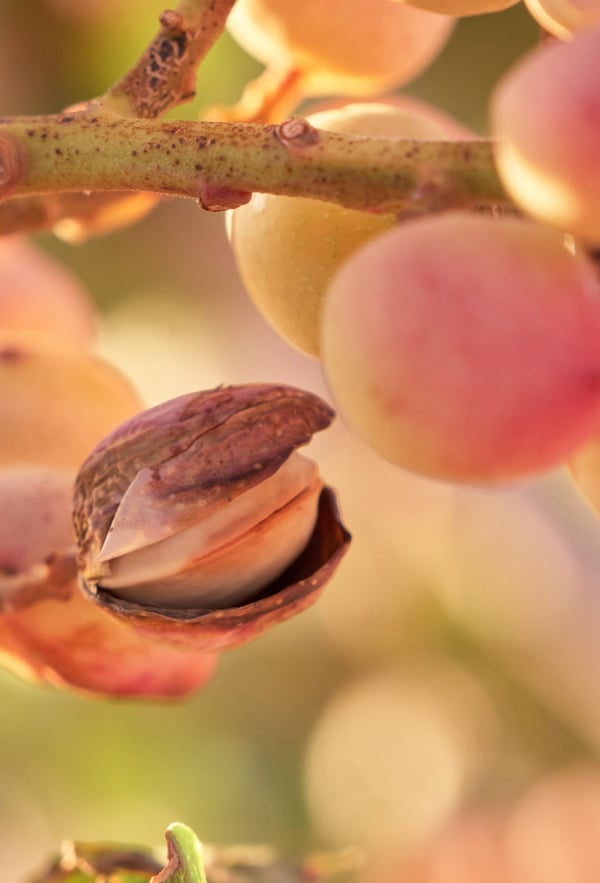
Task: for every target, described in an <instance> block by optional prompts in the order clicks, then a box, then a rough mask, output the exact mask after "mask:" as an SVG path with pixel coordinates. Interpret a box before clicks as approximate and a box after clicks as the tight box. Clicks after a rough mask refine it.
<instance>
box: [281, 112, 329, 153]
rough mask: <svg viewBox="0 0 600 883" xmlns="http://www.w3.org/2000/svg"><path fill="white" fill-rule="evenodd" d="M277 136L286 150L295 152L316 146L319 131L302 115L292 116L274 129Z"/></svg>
mask: <svg viewBox="0 0 600 883" xmlns="http://www.w3.org/2000/svg"><path fill="white" fill-rule="evenodd" d="M274 133H275V137H276V138H277V139H278V141H280V142H281V143H282V144H283V146H284V147H285V149H286V150H290V151H293V152H296V151H300V150H304V149H305V148H306V147H314V145H315V144H317V143H318V142H319V138H320V135H319V131H318V129H315V127H314V126H311V124H310V123H309V122H308V120H305V119H302V117H291V118H290V119H289V120H284V122H283V123H280V124H279V125H278V126H276V127H275V129H274Z"/></svg>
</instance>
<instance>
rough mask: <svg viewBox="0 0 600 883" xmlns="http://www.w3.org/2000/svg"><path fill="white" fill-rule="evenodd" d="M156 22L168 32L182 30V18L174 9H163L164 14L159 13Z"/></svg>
mask: <svg viewBox="0 0 600 883" xmlns="http://www.w3.org/2000/svg"><path fill="white" fill-rule="evenodd" d="M158 20H159V22H160V24H161V25H162V27H163V28H165V29H166V30H168V31H182V30H183V16H182V15H181V13H180V12H176V11H175V10H174V9H165V10H164V12H161V14H160V15H159V17H158Z"/></svg>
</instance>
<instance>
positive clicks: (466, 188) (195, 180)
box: [0, 111, 508, 229]
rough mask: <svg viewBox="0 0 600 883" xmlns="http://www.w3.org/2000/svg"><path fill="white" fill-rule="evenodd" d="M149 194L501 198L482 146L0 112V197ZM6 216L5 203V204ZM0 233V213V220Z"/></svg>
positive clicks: (413, 204) (300, 125)
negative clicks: (6, 115) (12, 115)
mask: <svg viewBox="0 0 600 883" xmlns="http://www.w3.org/2000/svg"><path fill="white" fill-rule="evenodd" d="M74 190H83V191H108V190H113V191H115V190H118V191H138V190H143V191H151V192H154V193H159V194H164V195H178V196H187V197H191V198H196V199H198V200H199V201H200V202H201V203H202V205H203V206H204V207H206V208H212V209H220V208H227V207H235V206H236V205H240V204H242V203H243V202H245V201H247V199H248V197H249V194H250V193H251V192H253V191H260V192H265V193H276V194H284V195H289V196H307V197H314V198H316V199H322V200H326V201H330V202H334V203H338V204H340V205H343V206H346V207H348V208H354V209H362V210H365V211H375V212H398V213H400V212H402V213H404V212H410V213H412V212H418V211H432V210H436V209H439V208H449V207H470V206H475V205H494V204H506V203H507V201H508V200H507V197H506V194H505V193H504V191H503V189H502V186H501V184H500V182H499V180H498V177H497V174H496V171H495V167H494V162H493V155H492V145H491V143H490V142H489V141H471V142H440V141H431V142H425V141H396V142H392V141H389V140H384V139H376V138H363V137H355V136H349V135H341V134H338V133H333V132H325V131H322V130H316V129H314V128H313V127H312V126H310V125H309V124H308V123H306V122H305V121H303V120H299V119H292V120H288V121H286V122H285V123H282V124H281V125H279V126H273V125H268V126H262V125H259V124H256V123H245V124H244V123H239V124H231V123H210V122H198V123H195V122H188V121H148V120H139V119H126V118H123V117H121V116H117V115H115V114H111V113H106V112H102V111H100V112H97V113H94V112H93V111H85V112H79V113H72V114H61V115H58V116H46V117H19V118H3V119H2V118H0V197H2V196H4V197H5V198H6V197H9V196H11V197H15V196H26V195H30V194H45V193H57V192H67V191H74ZM3 208H5V210H6V211H7V212H8V214H10V202H8V203H6V205H5V206H4V207H3ZM0 229H2V218H1V216H0Z"/></svg>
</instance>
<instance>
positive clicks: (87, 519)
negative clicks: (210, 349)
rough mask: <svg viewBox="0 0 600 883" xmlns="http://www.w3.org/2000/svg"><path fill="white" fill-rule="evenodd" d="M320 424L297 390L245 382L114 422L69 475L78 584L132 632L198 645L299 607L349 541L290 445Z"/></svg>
mask: <svg viewBox="0 0 600 883" xmlns="http://www.w3.org/2000/svg"><path fill="white" fill-rule="evenodd" d="M332 419H333V411H332V410H331V408H330V407H329V406H328V405H326V404H325V403H324V402H323V401H321V399H319V398H318V397H317V396H315V395H313V394H311V393H308V392H304V391H302V390H299V389H295V388H293V387H288V386H278V385H273V384H264V385H261V384H251V385H245V386H230V387H220V388H217V389H215V390H209V391H205V392H199V393H191V394H189V395H184V396H180V397H178V398H176V399H173V400H171V401H168V402H165V403H163V404H162V405H158V406H157V407H155V408H151V409H149V410H147V411H144V412H142V413H141V414H139V415H138V416H136V417H134V418H132V419H131V420H128V421H127V422H126V423H124V424H122V425H121V426H120V427H118V428H117V429H116V430H114V431H113V432H112V433H111V434H110V435H109V436H107V438H105V439H104V440H103V441H102V442H101V443H100V444H99V445H98V446H97V447H96V448H95V450H94V451H93V452H92V453H91V454H90V456H89V457H88V458H87V460H86V461H85V462H84V464H83V466H82V467H81V469H80V470H79V474H78V477H77V482H76V489H75V501H74V523H75V532H76V535H77V542H78V545H79V550H80V555H79V566H80V576H81V582H82V586H83V589H84V591H85V592H87V593H88V594H89V595H90V596H92V597H93V598H94V599H95V600H96V601H97V603H98V604H99V605H100V606H101V607H102V608H103V609H105V610H108V611H110V612H111V613H113V614H114V615H115V616H117V617H118V618H120V619H121V620H124V621H128V622H130V623H133V624H134V625H135V626H136V627H137V628H138V629H140V630H141V631H142V632H143V633H146V634H150V635H152V636H157V635H160V636H161V637H162V638H164V639H165V640H168V641H172V642H174V643H176V644H180V645H183V646H186V647H188V646H189V647H195V648H196V649H200V648H203V649H205V650H220V649H224V648H226V647H230V646H236V645H238V644H242V643H245V642H246V641H248V640H250V639H252V638H254V637H255V636H257V635H258V634H260V633H261V632H262V631H264V630H265V629H267V628H269V627H270V626H271V625H274V624H276V623H277V622H281V621H283V620H286V619H288V618H289V617H291V616H293V615H295V614H296V613H299V612H300V611H301V610H304V609H305V608H306V607H308V606H309V605H310V604H312V603H313V601H315V600H316V597H317V595H318V594H319V592H320V590H321V589H322V587H323V586H324V584H325V582H326V581H327V580H328V579H329V577H330V576H331V575H332V573H333V571H334V570H335V568H336V566H337V564H338V563H339V561H340V559H341V557H342V555H343V553H344V551H345V549H346V547H347V545H348V542H349V539H350V537H349V535H348V533H347V532H346V530H345V529H344V527H343V526H342V524H341V523H340V520H339V517H338V513H337V508H336V502H335V498H334V495H333V492H332V491H331V490H330V489H328V488H326V487H324V486H323V483H322V481H321V478H320V476H319V473H318V470H317V467H316V465H315V464H314V463H313V462H312V461H310V460H308V459H306V458H305V457H303V456H301V455H300V454H299V453H297V451H296V448H298V447H299V446H301V445H304V444H307V442H309V441H310V439H311V438H312V436H313V434H314V433H315V432H318V431H319V430H321V429H325V428H326V427H327V426H328V425H329V424H330V422H331V420H332Z"/></svg>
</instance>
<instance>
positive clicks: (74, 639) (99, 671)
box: [0, 465, 216, 698]
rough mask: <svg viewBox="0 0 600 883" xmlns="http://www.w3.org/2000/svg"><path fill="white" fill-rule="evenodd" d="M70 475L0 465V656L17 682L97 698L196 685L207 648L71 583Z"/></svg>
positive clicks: (173, 693) (204, 672)
mask: <svg viewBox="0 0 600 883" xmlns="http://www.w3.org/2000/svg"><path fill="white" fill-rule="evenodd" d="M74 481H75V473H74V471H72V470H68V469H58V468H53V467H46V466H31V465H18V466H11V467H5V468H2V469H0V663H1V664H2V665H3V666H4V667H5V668H7V669H8V670H10V671H12V672H14V673H15V674H17V675H19V676H20V677H22V678H24V679H25V680H29V681H33V682H42V683H47V684H51V685H53V686H56V687H71V688H76V689H77V690H80V691H83V692H86V693H93V694H100V695H103V696H127V697H132V696H136V697H140V698H154V697H156V698H170V697H177V696H183V695H185V694H187V693H190V692H191V691H193V690H195V689H197V688H198V687H200V686H202V685H203V684H204V683H205V682H206V681H207V680H208V679H209V678H210V677H211V675H212V673H213V671H214V668H215V664H216V655H214V654H210V653H203V652H202V653H201V652H196V653H192V652H186V651H185V650H183V649H180V648H177V647H173V646H170V645H164V643H163V644H161V643H158V642H155V641H152V640H151V639H149V638H147V637H145V636H143V635H140V634H139V633H138V632H137V631H136V630H135V629H133V628H131V626H128V625H127V624H125V623H122V622H118V621H117V620H115V619H114V618H113V617H112V616H109V615H108V614H106V613H105V612H104V611H103V610H102V609H101V608H100V607H98V606H97V605H96V604H93V603H92V602H90V600H89V599H88V598H86V597H85V596H84V595H83V594H82V592H81V591H80V589H79V587H78V585H77V578H76V576H77V574H76V560H77V556H76V546H75V537H74V534H73V526H72V516H71V503H72V496H73V485H74Z"/></svg>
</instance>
